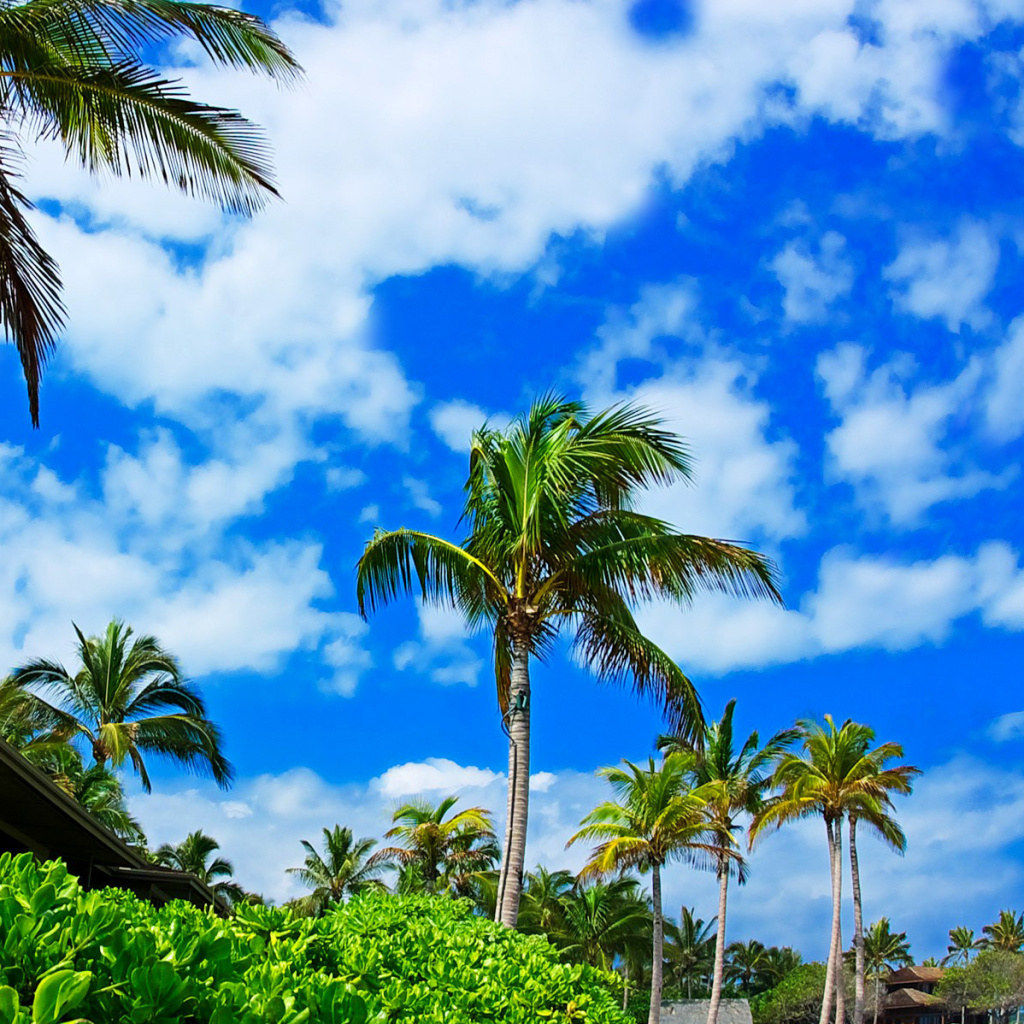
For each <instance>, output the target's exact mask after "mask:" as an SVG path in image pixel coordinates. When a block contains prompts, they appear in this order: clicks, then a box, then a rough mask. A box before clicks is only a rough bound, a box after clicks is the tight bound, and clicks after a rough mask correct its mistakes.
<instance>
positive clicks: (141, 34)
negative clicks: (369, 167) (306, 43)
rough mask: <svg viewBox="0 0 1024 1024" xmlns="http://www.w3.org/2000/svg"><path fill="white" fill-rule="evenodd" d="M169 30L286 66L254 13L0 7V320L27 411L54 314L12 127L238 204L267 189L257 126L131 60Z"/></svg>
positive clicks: (288, 74)
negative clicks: (14, 354)
mask: <svg viewBox="0 0 1024 1024" xmlns="http://www.w3.org/2000/svg"><path fill="white" fill-rule="evenodd" d="M177 40H192V41H194V42H196V43H198V44H199V47H200V48H201V49H202V50H203V51H205V53H206V55H207V56H208V57H209V58H210V59H211V60H213V61H214V63H216V64H221V65H226V66H229V67H237V68H246V69H248V70H250V71H256V72H261V73H264V74H267V75H269V76H270V77H272V78H276V79H278V80H282V81H287V80H289V79H292V78H294V77H295V76H296V75H297V74H298V72H299V66H298V64H297V63H296V61H295V59H294V57H293V56H292V55H291V54H290V53H289V52H288V50H287V49H286V48H285V46H284V44H283V43H282V42H281V41H280V40H279V39H278V38H277V37H276V36H275V35H274V34H273V32H271V31H270V29H268V28H267V26H266V25H265V24H263V22H261V21H260V20H259V19H258V18H255V17H253V16H252V15H250V14H243V13H242V12H241V11H239V10H234V9H228V8H224V7H217V6H213V5H209V4H202V3H186V2H183V0H62V2H61V3H52V2H50V0H27V2H24V3H9V4H5V5H4V6H3V8H2V9H0V65H2V67H3V74H2V79H3V85H2V87H0V115H2V118H3V123H4V125H5V130H4V132H3V135H2V137H0V323H2V325H3V329H4V333H5V334H6V335H7V337H8V338H9V339H10V340H12V341H13V342H14V344H15V345H16V346H17V349H18V353H19V355H20V357H21V365H22V369H23V371H24V375H25V381H26V384H27V385H28V395H29V411H30V414H31V417H32V422H33V424H35V425H36V426H38V424H39V379H40V375H41V373H42V369H43V366H44V364H45V362H46V359H47V357H48V355H49V354H50V352H51V351H52V349H53V346H54V342H55V339H56V336H57V334H58V333H59V331H60V329H61V327H62V326H63V323H64V306H63V303H62V301H61V284H60V273H59V270H58V268H57V265H56V263H55V262H54V261H53V259H52V258H51V257H50V256H49V254H48V253H47V252H46V251H45V250H44V249H43V247H42V246H41V245H40V244H39V241H38V240H37V238H36V236H35V233H34V232H33V230H32V228H31V226H30V224H29V222H28V220H27V218H26V211H28V210H29V209H31V206H32V204H31V203H30V202H29V200H28V199H27V198H26V196H25V194H24V193H23V192H22V191H21V189H20V188H19V186H18V184H17V181H18V178H19V176H20V166H19V165H20V163H21V160H20V150H19V130H20V129H27V133H28V134H29V136H31V137H33V138H35V137H40V136H41V137H43V138H48V139H53V140H55V141H56V142H58V143H59V144H60V145H61V146H62V147H63V149H64V151H65V153H66V155H67V157H68V159H70V160H72V161H74V162H76V163H79V164H81V165H82V167H84V168H85V169H86V170H88V171H89V172H91V173H93V174H112V175H114V176H116V177H121V176H139V177H143V178H155V179H158V180H161V181H163V182H165V183H167V184H169V185H171V186H172V187H176V188H178V189H180V190H181V191H183V192H185V193H188V194H190V195H196V196H200V197H202V198H206V199H211V200H213V201H214V202H217V203H219V204H221V205H222V206H223V207H224V208H226V209H227V210H230V211H232V212H236V213H242V214H248V213H251V212H253V211H254V210H256V209H258V208H259V207H260V206H262V205H263V203H264V202H265V201H266V199H267V198H268V196H271V195H276V191H275V189H274V185H273V182H272V178H271V172H270V166H269V160H268V155H267V148H266V145H265V143H264V141H263V138H262V134H261V132H260V131H259V129H257V128H256V126H255V125H252V124H250V123H249V122H248V121H246V120H245V119H244V118H242V117H241V116H240V115H239V114H238V113H236V112H235V111H233V110H226V109H224V108H222V107H214V106H209V105H207V104H204V103H198V102H196V101H194V100H192V99H191V98H190V97H189V96H188V94H187V93H186V92H185V90H184V89H183V88H182V87H181V85H180V83H178V82H177V81H174V80H169V79H166V78H164V77H163V76H162V75H160V74H159V73H158V72H156V71H154V70H152V69H150V68H149V67H147V66H146V65H145V64H144V63H143V62H142V60H141V57H140V55H141V54H143V53H150V54H152V53H153V52H154V51H155V49H156V48H157V47H160V46H163V45H165V44H168V43H173V42H176V41H177Z"/></svg>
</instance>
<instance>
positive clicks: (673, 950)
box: [665, 907, 717, 999]
mask: <svg viewBox="0 0 1024 1024" xmlns="http://www.w3.org/2000/svg"><path fill="white" fill-rule="evenodd" d="M716 924H717V922H716V919H715V918H712V919H711V920H710V921H708V922H707V923H706V924H705V923H704V921H703V919H701V918H699V917H697V916H695V913H694V911H693V909H692V908H690V907H681V908H680V911H679V924H675V923H673V922H671V921H666V922H665V959H666V961H667V962H668V965H669V971H670V973H671V978H672V982H673V983H674V984H675V985H676V986H677V987H679V988H684V987H685V989H686V998H687V999H692V998H693V983H694V981H697V982H699V983H700V985H701V991H702V992H703V991H704V990H706V987H707V978H708V976H709V975H710V974H711V972H712V971H713V970H714V963H715V932H717V928H716Z"/></svg>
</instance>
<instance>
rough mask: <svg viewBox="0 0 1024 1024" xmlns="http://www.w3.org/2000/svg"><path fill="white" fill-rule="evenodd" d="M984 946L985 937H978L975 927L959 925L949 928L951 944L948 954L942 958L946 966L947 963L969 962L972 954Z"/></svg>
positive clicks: (947, 948) (947, 950)
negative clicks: (976, 936) (975, 935)
mask: <svg viewBox="0 0 1024 1024" xmlns="http://www.w3.org/2000/svg"><path fill="white" fill-rule="evenodd" d="M983 946H984V939H976V938H975V937H974V929H973V928H967V927H965V926H964V925H957V927H956V928H950V929H949V945H948V946H947V947H946V954H947V955H946V956H944V957H943V958H942V963H943V965H944V966H945V965H946V964H953V965H958V964H969V963H970V962H971V954H972V953H975V952H977V951H978V950H979V949H981V948H983Z"/></svg>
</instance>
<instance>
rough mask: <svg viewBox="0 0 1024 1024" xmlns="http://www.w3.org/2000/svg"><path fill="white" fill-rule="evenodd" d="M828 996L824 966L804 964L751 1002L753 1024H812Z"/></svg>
mask: <svg viewBox="0 0 1024 1024" xmlns="http://www.w3.org/2000/svg"><path fill="white" fill-rule="evenodd" d="M824 993H825V964H819V963H810V964H801V965H800V966H799V967H796V968H794V969H793V970H792V971H790V972H789V974H787V975H786V976H785V977H784V978H783V979H782V980H781V981H780V982H779V983H778V984H777V985H776V986H775V988H771V989H769V990H768V991H767V992H761V993H759V994H758V995H756V996H754V997H753V998H752V999H751V1000H750V1014H751V1016H752V1017H753V1018H754V1024H813V1022H814V1021H816V1020H817V1019H818V1017H819V1015H820V1014H819V1010H820V1009H821V1000H822V997H823V996H824Z"/></svg>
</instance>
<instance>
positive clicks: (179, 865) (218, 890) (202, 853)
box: [153, 829, 245, 904]
mask: <svg viewBox="0 0 1024 1024" xmlns="http://www.w3.org/2000/svg"><path fill="white" fill-rule="evenodd" d="M219 849H220V843H218V842H217V840H216V839H214V838H213V836H208V835H207V834H206V833H205V832H203V831H202V830H201V829H197V830H196V831H195V832H190V833H189V834H188V835H187V836H185V838H184V839H183V840H182V841H181V842H180V843H175V844H172V843H164V844H163V845H162V846H160V847H158V848H157V850H156V853H155V854H154V855H153V859H154V860H155V861H156V862H157V864H162V865H164V867H169V868H174V870H175V871H184V872H187V873H188V874H190V875H195V876H196V878H198V879H199V881H200V882H202V883H203V884H204V885H206V886H209V888H210V891H211V892H212V893H213V894H214V896H217V897H219V898H220V899H222V900H224V901H226V902H227V903H228V904H232V903H237V902H239V901H240V900H242V899H244V898H245V891H244V890H243V889H242V887H241V886H240V885H239V884H238V883H237V882H234V881H232V880H231V876H232V875H234V873H235V869H234V866H233V865H232V863H231V861H229V860H226V859H225V858H224V857H218V856H215V855H216V853H217V851H218V850H219ZM211 858H212V859H211Z"/></svg>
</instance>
